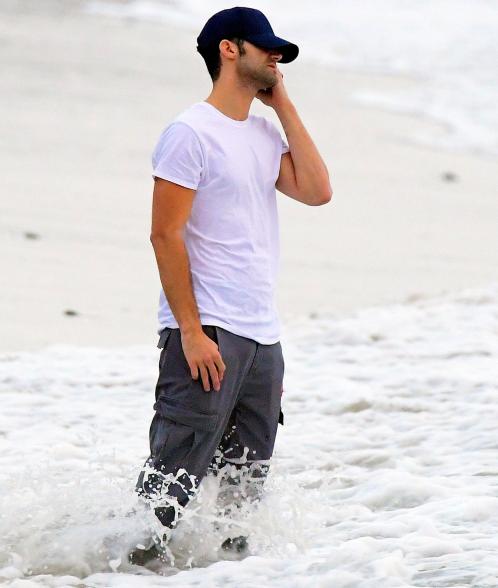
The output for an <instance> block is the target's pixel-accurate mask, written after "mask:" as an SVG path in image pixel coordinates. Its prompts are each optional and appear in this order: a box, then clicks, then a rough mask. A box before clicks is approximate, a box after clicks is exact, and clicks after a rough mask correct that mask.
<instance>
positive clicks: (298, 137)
mask: <svg viewBox="0 0 498 588" xmlns="http://www.w3.org/2000/svg"><path fill="white" fill-rule="evenodd" d="M275 111H276V113H277V115H278V117H279V119H280V122H281V123H282V126H283V128H284V131H285V134H286V136H287V142H288V144H289V148H290V153H285V154H284V155H282V159H281V163H280V172H279V176H278V179H277V182H276V184H275V185H276V187H277V190H279V191H280V192H282V193H283V194H286V195H287V196H290V197H291V198H294V199H295V200H299V201H300V202H303V203H304V204H309V205H313V206H317V205H321V204H326V203H327V202H329V201H330V200H331V198H332V187H331V185H330V178H329V173H328V170H327V166H326V165H325V162H324V161H323V159H322V157H321V155H320V153H319V151H318V149H317V148H316V145H315V144H314V142H313V140H312V138H311V136H310V134H309V133H308V131H307V130H306V127H305V126H304V124H303V122H302V120H301V118H300V117H299V115H298V113H297V110H296V108H295V106H294V105H293V104H292V102H291V101H290V100H286V101H282V102H281V103H280V104H279V105H278V107H276V108H275Z"/></svg>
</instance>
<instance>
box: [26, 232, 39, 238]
mask: <svg viewBox="0 0 498 588" xmlns="http://www.w3.org/2000/svg"><path fill="white" fill-rule="evenodd" d="M24 236H25V237H26V239H39V238H40V235H39V234H38V233H32V232H30V231H26V232H25V233H24Z"/></svg>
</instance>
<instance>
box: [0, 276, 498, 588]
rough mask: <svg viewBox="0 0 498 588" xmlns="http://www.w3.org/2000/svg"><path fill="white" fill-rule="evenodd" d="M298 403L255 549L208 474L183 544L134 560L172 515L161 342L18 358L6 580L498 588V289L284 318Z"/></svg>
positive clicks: (8, 359)
mask: <svg viewBox="0 0 498 588" xmlns="http://www.w3.org/2000/svg"><path fill="white" fill-rule="evenodd" d="M282 346H283V349H284V357H285V361H286V371H285V379H284V394H283V410H284V413H285V424H284V426H283V427H280V429H279V433H278V436H277V443H276V447H275V453H274V456H273V460H272V466H271V471H270V475H269V478H268V480H267V484H266V491H265V494H264V498H263V501H262V502H261V504H260V506H259V508H258V509H255V510H252V511H251V512H250V513H249V514H248V516H247V517H246V518H245V519H244V520H242V521H241V522H240V524H241V525H243V527H244V529H245V531H246V532H247V533H248V535H249V541H250V552H249V554H248V555H247V556H245V557H243V558H241V559H237V558H233V557H232V558H228V556H227V555H223V553H220V550H219V549H218V546H219V542H220V537H219V536H218V535H216V533H215V531H213V528H212V522H213V515H212V505H213V499H214V497H215V495H216V486H215V484H213V480H211V479H205V483H204V482H203V486H202V489H201V494H200V495H199V500H198V501H197V502H195V501H194V502H193V503H191V505H189V507H188V508H187V511H186V512H185V518H184V520H183V522H182V523H181V524H180V526H179V527H178V529H177V531H176V536H175V539H174V542H173V543H172V545H171V550H172V554H173V556H174V558H175V559H174V563H173V564H171V565H169V566H164V568H160V569H156V570H155V571H150V570H146V569H143V568H137V567H133V566H130V565H129V564H128V563H127V562H126V552H127V550H128V549H129V548H130V547H131V546H133V545H135V544H136V543H139V542H141V541H143V538H144V537H145V536H146V535H147V533H148V532H149V530H150V529H152V528H154V524H155V523H154V520H153V517H151V515H150V513H149V512H147V511H146V510H143V509H141V508H140V507H139V505H137V502H136V496H135V494H134V492H133V486H134V482H135V479H136V476H137V475H138V472H139V469H140V466H141V464H142V463H143V460H144V459H145V458H146V456H147V454H148V439H147V435H148V426H149V424H150V418H151V416H152V404H153V397H154V386H155V381H156V376H157V361H158V357H159V350H158V349H156V348H151V347H149V346H147V347H145V346H134V347H126V348H115V349H99V348H97V347H73V346H68V345H52V346H50V347H47V348H45V349H40V350H38V351H36V352H15V353H3V354H1V355H0V398H1V405H2V411H1V413H0V488H1V493H0V513H1V516H0V582H3V583H4V585H5V586H9V587H10V588H21V587H22V588H26V587H28V588H30V587H38V588H39V587H40V586H46V587H56V586H58V587H60V586H74V587H82V586H91V587H102V588H103V587H114V586H115V587H123V588H124V587H126V588H129V587H134V586H140V587H146V586H151V587H152V586H175V587H183V586H191V587H193V586H200V585H202V586H204V587H208V588H210V587H221V586H223V587H226V588H231V587H234V588H235V587H237V588H241V587H245V588H249V587H256V586H258V587H259V586H265V587H268V586H272V587H273V586H278V587H282V588H301V587H313V588H317V587H318V588H326V587H333V588H358V587H359V586H361V587H362V588H381V587H382V588H386V587H393V588H394V587H396V588H402V587H437V588H443V587H451V588H463V587H469V588H470V587H473V588H489V587H496V586H498V565H497V558H496V554H497V553H498V536H497V533H496V529H497V528H498V434H497V428H496V423H497V422H498V283H495V284H490V285H489V286H488V287H485V288H484V287H483V288H474V289H469V290H464V291H461V292H456V293H452V294H445V295H441V296H438V297H433V298H418V299H413V300H412V301H411V302H407V303H404V304H396V305H389V306H375V307H371V308H365V309H362V310H359V311H356V312H354V313H351V314H348V315H344V316H331V315H319V316H318V317H316V318H304V317H303V318H301V319H300V322H297V323H296V322H295V321H293V323H292V328H290V326H286V325H284V332H283V336H282Z"/></svg>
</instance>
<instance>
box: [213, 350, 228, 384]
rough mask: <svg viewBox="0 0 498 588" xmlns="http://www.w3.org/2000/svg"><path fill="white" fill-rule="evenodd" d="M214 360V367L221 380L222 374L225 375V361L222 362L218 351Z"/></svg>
mask: <svg viewBox="0 0 498 588" xmlns="http://www.w3.org/2000/svg"><path fill="white" fill-rule="evenodd" d="M214 361H215V363H216V368H217V370H218V374H219V377H220V380H223V376H224V375H225V370H226V366H225V363H224V362H223V359H222V357H221V355H220V354H219V353H218V357H216V358H215V360H214Z"/></svg>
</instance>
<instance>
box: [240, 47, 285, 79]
mask: <svg viewBox="0 0 498 588" xmlns="http://www.w3.org/2000/svg"><path fill="white" fill-rule="evenodd" d="M243 49H244V50H245V53H241V55H240V57H239V59H238V60H237V62H236V66H237V73H238V75H239V77H240V78H241V79H242V80H244V81H247V82H252V83H254V84H255V85H256V88H257V89H258V90H262V89H264V88H272V87H273V86H275V85H276V84H277V82H278V75H277V69H276V63H277V61H279V60H280V59H281V58H282V54H281V53H279V52H278V51H277V50H276V49H263V48H262V47H257V46H256V45H253V44H252V43H249V41H244V44H243Z"/></svg>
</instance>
